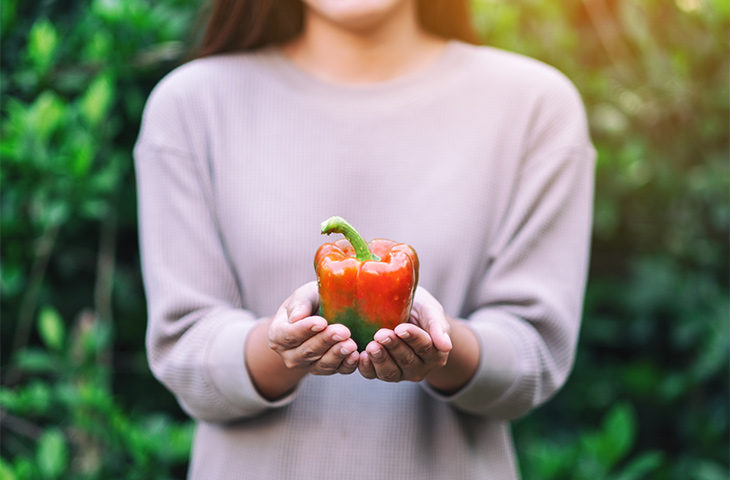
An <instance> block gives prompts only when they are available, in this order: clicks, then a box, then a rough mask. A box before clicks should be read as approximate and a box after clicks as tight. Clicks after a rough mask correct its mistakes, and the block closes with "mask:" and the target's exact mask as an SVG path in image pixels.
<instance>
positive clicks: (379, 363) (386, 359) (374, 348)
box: [365, 341, 403, 382]
mask: <svg viewBox="0 0 730 480" xmlns="http://www.w3.org/2000/svg"><path fill="white" fill-rule="evenodd" d="M365 351H366V352H367V354H368V356H369V357H370V362H371V363H372V364H373V368H374V369H375V375H376V377H377V378H379V379H380V380H383V381H384V382H399V381H401V379H402V378H403V373H402V372H401V370H400V368H399V367H398V365H397V364H396V363H395V362H394V361H393V359H392V358H391V357H390V354H389V353H388V351H387V350H386V349H385V348H384V347H383V346H382V345H380V344H379V343H378V342H375V341H372V342H370V343H369V344H368V345H367V347H365Z"/></svg>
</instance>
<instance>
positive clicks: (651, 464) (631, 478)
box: [612, 451, 664, 480]
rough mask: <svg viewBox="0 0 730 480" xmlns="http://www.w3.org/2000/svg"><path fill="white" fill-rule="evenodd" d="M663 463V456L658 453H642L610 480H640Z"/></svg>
mask: <svg viewBox="0 0 730 480" xmlns="http://www.w3.org/2000/svg"><path fill="white" fill-rule="evenodd" d="M663 463H664V454H663V453H662V452H659V451H650V452H644V453H642V454H641V455H639V456H638V457H636V458H635V459H633V460H632V461H631V462H630V463H629V464H628V465H626V467H624V468H623V469H622V471H621V472H620V473H619V474H618V475H616V476H615V477H612V480H640V479H642V478H646V475H647V474H649V473H652V472H654V471H656V469H657V468H659V467H660V466H661V465H662V464H663Z"/></svg>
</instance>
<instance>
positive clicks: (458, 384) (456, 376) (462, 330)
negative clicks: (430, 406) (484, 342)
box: [425, 318, 481, 395]
mask: <svg viewBox="0 0 730 480" xmlns="http://www.w3.org/2000/svg"><path fill="white" fill-rule="evenodd" d="M449 323H450V324H451V335H450V336H451V342H452V345H453V347H452V349H451V351H450V352H449V358H448V360H447V361H446V364H445V365H444V366H443V367H440V368H436V369H434V370H431V371H430V372H429V373H428V374H427V375H426V378H425V380H426V381H427V382H428V383H429V385H430V386H431V387H432V388H434V389H435V390H438V391H439V392H441V393H443V394H447V395H448V394H453V393H456V392H458V391H459V390H461V389H462V388H464V387H465V386H466V385H467V384H468V383H469V381H470V380H471V379H472V377H473V376H474V374H475V373H476V370H477V367H478V366H479V358H480V356H481V355H480V353H481V352H480V346H479V341H478V339H477V337H476V335H475V333H474V332H473V331H472V329H471V328H469V327H468V326H467V325H466V324H465V323H464V322H463V321H462V320H454V319H451V318H449Z"/></svg>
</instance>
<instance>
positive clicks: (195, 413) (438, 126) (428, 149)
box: [135, 42, 594, 480]
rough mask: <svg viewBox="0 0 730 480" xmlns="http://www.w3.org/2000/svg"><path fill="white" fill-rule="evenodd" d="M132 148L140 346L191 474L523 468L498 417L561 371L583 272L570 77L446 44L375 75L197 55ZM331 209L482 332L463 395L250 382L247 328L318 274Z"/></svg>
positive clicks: (583, 182) (330, 381)
mask: <svg viewBox="0 0 730 480" xmlns="http://www.w3.org/2000/svg"><path fill="white" fill-rule="evenodd" d="M135 160H136V169H137V179H138V191H139V214H140V236H141V251H142V262H143V269H144V279H145V285H146V292H147V297H148V304H149V329H148V335H147V349H148V356H149V361H150V365H151V368H152V371H153V372H154V374H155V375H156V377H157V378H158V379H159V380H160V381H161V382H162V383H164V384H165V385H166V386H167V387H168V388H169V389H170V390H171V391H172V392H173V393H174V394H175V395H176V397H177V398H178V399H179V401H180V404H181V405H182V407H183V408H184V409H185V411H187V412H188V413H189V414H190V415H191V416H192V417H193V418H195V419H196V420H197V421H198V428H197V431H196V435H195V443H194V447H193V455H192V461H191V469H190V478H192V479H228V478H231V479H234V478H235V479H272V480H285V479H303V480H309V479H315V478H316V479H343V478H348V479H397V480H408V479H418V480H426V479H456V480H467V479H482V480H497V479H499V480H507V479H515V478H519V474H518V468H517V461H516V458H515V454H514V451H513V445H512V440H511V435H510V429H509V420H510V419H514V418H516V417H519V416H521V415H525V414H526V413H528V412H530V411H531V410H532V409H533V408H535V407H536V406H538V405H540V404H541V403H543V402H545V401H546V400H547V399H549V398H550V397H551V396H552V395H553V394H554V393H555V392H556V390H557V389H558V388H560V387H561V386H562V385H563V383H564V382H565V380H566V377H567V376H568V373H569V371H570V369H571V365H572V362H573V358H574V352H575V347H576V340H577V337H578V332H579V326H580V318H581V306H582V301H583V291H584V285H585V278H586V270H587V260H588V249H589V236H590V227H591V211H592V192H593V168H594V151H593V148H592V146H591V143H590V139H589V137H588V134H587V127H586V122H585V118H584V112H583V107H582V104H581V101H580V98H579V95H578V94H577V93H576V91H575V89H574V88H573V86H572V85H571V83H570V82H569V81H567V80H566V79H565V77H563V76H562V75H561V74H559V73H558V72H557V71H555V70H554V69H552V68H550V67H548V66H546V65H543V64H541V63H539V62H536V61H534V60H530V59H527V58H524V57H521V56H518V55H515V54H511V53H507V52H503V51H500V50H496V49H493V48H488V47H474V46H469V45H466V44H462V43H458V42H451V43H450V44H449V46H448V47H447V49H446V51H445V53H444V54H443V55H442V56H441V57H440V59H439V60H438V61H436V62H435V63H434V64H432V65H431V66H430V67H429V68H427V69H426V70H423V71H421V72H418V73H416V74H412V75H409V76H406V77H402V78H399V79H397V80H394V81H389V82H385V83H381V84H375V85H368V86H343V85H329V84H326V83H323V82H321V81H319V80H317V79H315V78H312V77H310V76H308V75H307V74H306V73H304V72H302V71H301V70H299V69H298V68H297V67H296V66H294V65H293V64H292V63H290V62H289V61H288V60H287V59H286V58H285V57H284V56H282V55H281V54H280V53H279V52H278V50H276V49H267V50H264V51H260V52H257V53H249V54H233V55H224V56H218V57H213V58H207V59H203V60H196V61H193V62H190V63H188V64H186V65H184V66H182V67H180V68H178V69H177V70H175V71H174V72H172V73H171V74H170V75H169V76H167V77H166V78H165V79H164V80H163V81H162V82H161V83H160V84H159V86H158V87H157V88H156V89H155V90H154V92H153V93H152V95H151V97H150V99H149V102H148V104H147V108H146V111H145V114H144V119H143V125H142V131H141V134H140V137H139V140H138V144H137V146H136V149H135ZM331 215H342V216H344V217H345V218H347V219H348V220H349V221H350V222H351V223H352V224H353V225H355V227H356V228H357V229H358V230H359V231H360V233H361V234H363V236H364V237H365V238H366V239H371V238H374V237H385V238H391V239H394V240H398V241H401V242H405V243H409V244H410V245H412V246H413V247H414V248H415V249H416V250H417V252H418V254H419V257H420V260H421V276H420V285H422V286H423V287H425V288H426V289H427V290H429V291H430V292H431V293H432V294H433V295H434V296H435V297H436V298H437V299H438V300H439V301H440V302H441V303H442V304H443V306H444V308H445V310H446V312H447V313H448V314H450V315H452V316H454V317H459V318H462V319H466V320H468V321H469V322H470V323H469V325H471V326H472V327H473V329H474V331H475V332H476V334H477V336H478V338H479V341H480V344H481V363H480V365H479V368H478V371H477V373H476V375H475V376H474V378H473V379H472V381H471V382H470V383H469V384H468V385H467V386H466V387H465V388H464V389H463V390H462V391H459V392H458V393H457V394H455V395H452V396H449V397H444V396H442V395H439V394H438V393H437V392H435V391H433V390H431V389H429V388H428V386H427V385H426V384H425V383H420V384H419V383H412V382H402V383H397V384H390V383H384V382H380V381H377V380H366V379H364V378H362V377H361V376H360V375H359V374H358V373H357V372H356V373H354V374H352V375H347V376H345V375H335V376H329V377H315V376H309V377H306V378H305V379H304V380H303V381H302V382H301V384H300V386H299V388H298V389H297V390H296V391H295V392H294V393H292V394H291V395H290V396H288V397H286V398H283V399H281V400H279V401H277V402H273V403H272V402H268V401H266V400H265V399H264V398H262V397H261V396H260V395H259V394H258V393H257V392H256V390H255V388H254V386H253V385H252V383H251V379H250V377H249V375H248V374H247V370H246V366H245V365H244V362H243V358H244V353H243V350H244V344H245V339H246V335H247V333H248V332H249V331H250V329H251V327H252V325H253V324H254V323H255V322H256V319H258V318H262V317H265V316H269V315H272V314H273V313H274V312H275V311H276V309H277V308H278V306H279V305H280V304H281V302H282V301H283V300H284V299H285V298H286V297H287V296H288V295H289V294H290V293H291V292H292V291H293V290H294V289H295V288H297V287H299V286H300V285H302V284H304V283H306V282H309V281H311V280H314V278H315V274H314V269H313V256H314V252H315V250H316V249H317V247H318V246H319V245H320V244H321V243H323V242H325V241H332V239H327V238H326V237H322V236H321V235H320V234H319V230H318V229H319V223H320V222H321V221H323V220H324V219H326V218H327V217H329V216H331Z"/></svg>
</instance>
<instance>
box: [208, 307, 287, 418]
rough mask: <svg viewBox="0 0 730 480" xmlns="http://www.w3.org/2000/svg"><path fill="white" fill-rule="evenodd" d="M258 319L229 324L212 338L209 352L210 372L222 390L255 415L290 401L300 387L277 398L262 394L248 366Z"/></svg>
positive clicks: (216, 385)
mask: <svg viewBox="0 0 730 480" xmlns="http://www.w3.org/2000/svg"><path fill="white" fill-rule="evenodd" d="M255 324H256V322H255V321H246V322H241V321H233V322H228V323H227V324H225V325H224V326H223V327H222V328H221V329H220V330H219V331H218V333H217V334H216V335H215V336H214V337H213V338H212V339H211V342H210V349H209V350H208V353H207V359H206V360H207V362H206V363H207V366H208V374H209V375H210V379H211V381H212V382H213V384H214V386H215V388H216V389H217V390H218V391H219V392H220V394H221V395H222V396H223V397H224V398H225V399H226V400H228V401H229V402H230V403H231V404H233V405H234V406H235V407H236V408H237V409H238V410H240V411H242V412H243V413H244V414H245V415H255V414H257V413H260V412H262V411H264V410H266V409H269V408H278V407H283V406H285V405H288V404H289V403H291V402H292V401H293V400H294V397H295V396H296V392H297V390H298V388H296V389H294V391H292V393H290V394H288V395H287V396H285V397H283V398H280V399H278V400H276V401H269V400H267V399H266V398H264V397H262V396H261V395H260V394H259V392H258V390H256V387H255V386H254V384H253V381H252V380H251V375H250V374H249V372H248V368H247V367H246V362H245V355H244V345H245V344H246V338H247V337H248V334H249V333H250V332H251V330H252V329H253V327H254V325H255Z"/></svg>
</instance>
